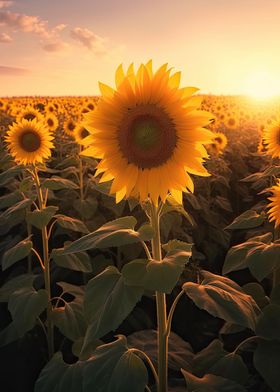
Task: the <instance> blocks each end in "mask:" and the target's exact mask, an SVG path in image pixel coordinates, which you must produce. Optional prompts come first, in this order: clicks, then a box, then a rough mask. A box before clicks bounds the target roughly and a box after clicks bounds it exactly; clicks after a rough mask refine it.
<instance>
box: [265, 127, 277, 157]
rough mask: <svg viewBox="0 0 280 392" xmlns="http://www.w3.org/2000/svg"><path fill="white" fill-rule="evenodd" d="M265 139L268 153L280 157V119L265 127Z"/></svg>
mask: <svg viewBox="0 0 280 392" xmlns="http://www.w3.org/2000/svg"><path fill="white" fill-rule="evenodd" d="M263 141H264V143H265V144H266V145H267V152H268V154H270V155H271V156H272V158H280V120H277V121H275V120H274V121H272V123H271V124H270V126H268V127H266V128H264V131H263Z"/></svg>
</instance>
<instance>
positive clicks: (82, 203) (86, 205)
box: [73, 198, 98, 220]
mask: <svg viewBox="0 0 280 392" xmlns="http://www.w3.org/2000/svg"><path fill="white" fill-rule="evenodd" d="M73 207H74V208H75V210H76V211H78V212H79V213H80V214H81V216H82V218H84V219H86V220H88V219H90V218H92V217H93V216H94V215H95V213H96V210H97V208H98V201H97V200H96V199H95V198H87V199H86V200H81V199H76V200H75V201H74V203H73Z"/></svg>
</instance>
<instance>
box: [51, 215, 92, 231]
mask: <svg viewBox="0 0 280 392" xmlns="http://www.w3.org/2000/svg"><path fill="white" fill-rule="evenodd" d="M55 217H56V219H57V223H58V225H59V226H61V227H63V228H65V229H68V230H73V231H77V232H79V233H84V234H87V233H88V229H87V227H86V225H85V224H84V223H83V222H82V221H81V220H79V219H76V218H71V217H70V216H66V215H62V214H57V215H56V216H55Z"/></svg>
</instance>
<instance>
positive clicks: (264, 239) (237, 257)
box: [223, 233, 272, 274]
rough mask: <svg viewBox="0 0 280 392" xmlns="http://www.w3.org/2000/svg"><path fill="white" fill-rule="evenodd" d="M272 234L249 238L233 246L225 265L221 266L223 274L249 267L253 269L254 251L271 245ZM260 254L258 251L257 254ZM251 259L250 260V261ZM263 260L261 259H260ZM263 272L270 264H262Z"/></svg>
mask: <svg viewBox="0 0 280 392" xmlns="http://www.w3.org/2000/svg"><path fill="white" fill-rule="evenodd" d="M271 240H272V234H271V233H267V234H264V235H261V236H257V237H253V238H249V239H248V240H247V241H246V242H244V243H242V244H239V245H235V246H233V247H232V248H231V249H230V250H229V251H228V253H227V255H226V259H225V263H224V266H223V274H228V273H229V272H232V271H238V270H241V269H243V268H246V267H249V265H250V269H251V268H252V269H254V267H252V265H253V264H254V262H255V260H256V258H255V256H254V250H258V249H259V250H260V249H267V248H268V247H269V246H270V245H269V244H270V243H271ZM259 253H260V252H259V251H258V254H259ZM251 258H252V259H251ZM261 258H262V259H263V257H261ZM264 264H265V266H264V270H265V269H267V270H269V268H270V267H269V268H268V267H266V265H267V266H270V262H269V263H267V262H265V263H264Z"/></svg>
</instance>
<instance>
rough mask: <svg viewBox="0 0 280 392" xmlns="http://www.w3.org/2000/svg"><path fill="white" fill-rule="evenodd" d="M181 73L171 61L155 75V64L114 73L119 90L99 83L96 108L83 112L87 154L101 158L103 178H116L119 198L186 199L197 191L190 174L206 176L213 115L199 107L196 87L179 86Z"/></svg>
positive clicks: (179, 200)
mask: <svg viewBox="0 0 280 392" xmlns="http://www.w3.org/2000/svg"><path fill="white" fill-rule="evenodd" d="M180 76H181V74H180V72H176V73H174V74H173V75H171V69H168V68H167V64H165V65H163V66H161V67H160V68H159V69H158V70H157V71H156V72H155V73H154V72H153V71H152V62H151V61H149V62H148V63H147V64H146V65H143V64H142V65H141V66H140V67H139V69H138V71H137V72H136V73H135V72H134V69H133V65H131V66H130V67H129V68H128V71H127V73H126V74H125V73H124V71H123V68H122V66H121V65H120V66H119V67H118V69H117V71H116V90H114V89H112V88H111V87H109V86H106V85H104V84H102V83H100V90H101V94H102V96H101V98H100V100H99V102H98V105H97V107H96V109H95V110H94V111H93V112H90V113H88V114H86V115H85V119H86V122H85V126H86V128H87V129H88V131H89V132H90V135H89V136H88V137H87V138H86V139H85V145H86V146H88V148H87V149H86V150H85V152H84V155H89V156H94V157H96V158H101V162H99V164H98V167H97V172H96V173H97V174H100V173H103V175H102V177H101V179H100V182H104V181H109V180H113V182H112V186H111V190H110V192H111V194H114V193H115V194H116V201H117V202H119V201H120V200H122V199H123V198H124V197H129V196H130V195H131V194H132V195H133V196H135V197H138V198H139V199H140V200H141V201H144V200H145V199H147V198H148V197H149V198H150V199H151V200H152V201H153V203H155V204H157V203H158V200H159V198H160V199H161V200H162V201H163V202H164V201H165V199H166V197H167V195H168V194H169V193H171V195H172V196H173V197H174V198H175V199H176V200H177V201H178V202H179V203H182V191H184V192H188V191H193V182H192V180H191V178H190V176H189V174H188V173H192V174H198V175H201V176H207V175H208V172H207V170H206V169H205V168H204V167H203V166H202V162H203V159H204V158H206V157H207V156H208V155H207V152H206V150H205V148H204V146H203V144H204V143H211V139H212V133H211V132H210V131H209V130H206V129H204V128H203V127H204V126H206V125H208V124H209V122H210V119H211V118H213V115H212V114H210V113H208V112H205V111H201V110H197V108H198V107H199V106H200V104H201V100H202V98H201V97H198V96H192V95H193V94H194V93H195V92H196V91H197V88H194V87H186V88H179V84H180Z"/></svg>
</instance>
